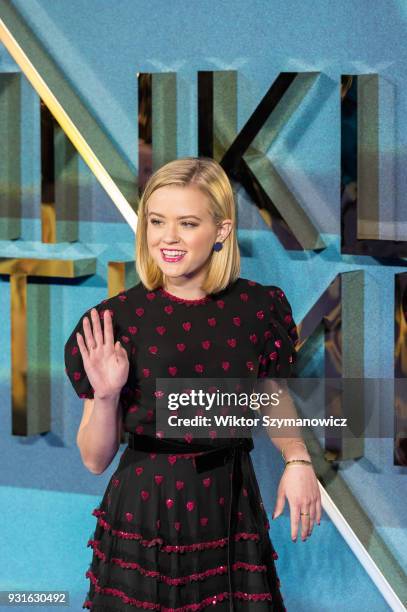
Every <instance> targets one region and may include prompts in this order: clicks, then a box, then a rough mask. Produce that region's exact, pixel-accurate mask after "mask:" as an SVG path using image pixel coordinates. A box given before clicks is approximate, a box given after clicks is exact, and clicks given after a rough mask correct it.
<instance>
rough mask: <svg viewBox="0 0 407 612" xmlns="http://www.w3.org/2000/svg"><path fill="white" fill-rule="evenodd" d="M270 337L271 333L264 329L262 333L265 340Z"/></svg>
mask: <svg viewBox="0 0 407 612" xmlns="http://www.w3.org/2000/svg"><path fill="white" fill-rule="evenodd" d="M270 336H271V331H270V330H269V329H266V331H265V332H264V337H265V338H266V340H267V339H268V338H270Z"/></svg>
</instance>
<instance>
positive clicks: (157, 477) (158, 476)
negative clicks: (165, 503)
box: [154, 474, 164, 485]
mask: <svg viewBox="0 0 407 612" xmlns="http://www.w3.org/2000/svg"><path fill="white" fill-rule="evenodd" d="M154 480H155V481H156V483H157V484H158V485H159V484H161V483H162V481H163V480H164V476H162V474H155V475H154Z"/></svg>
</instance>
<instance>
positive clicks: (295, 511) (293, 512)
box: [290, 504, 300, 542]
mask: <svg viewBox="0 0 407 612" xmlns="http://www.w3.org/2000/svg"><path fill="white" fill-rule="evenodd" d="M290 521H291V539H292V540H293V541H294V542H295V541H296V540H297V534H298V524H299V522H300V507H299V506H298V505H297V504H292V505H291V504H290Z"/></svg>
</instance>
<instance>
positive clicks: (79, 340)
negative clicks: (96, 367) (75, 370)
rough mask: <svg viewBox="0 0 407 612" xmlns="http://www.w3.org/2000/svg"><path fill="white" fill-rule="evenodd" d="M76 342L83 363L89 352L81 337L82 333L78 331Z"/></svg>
mask: <svg viewBox="0 0 407 612" xmlns="http://www.w3.org/2000/svg"><path fill="white" fill-rule="evenodd" d="M76 342H77V343H78V347H79V350H80V352H81V355H82V359H83V363H84V364H85V361H86V359H87V358H88V356H89V354H88V349H87V348H86V344H85V341H84V339H83V337H82V334H81V333H79V332H77V333H76Z"/></svg>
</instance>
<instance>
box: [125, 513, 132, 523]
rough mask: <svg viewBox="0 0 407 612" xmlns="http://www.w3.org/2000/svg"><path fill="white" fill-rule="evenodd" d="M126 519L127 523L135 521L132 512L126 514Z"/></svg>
mask: <svg viewBox="0 0 407 612" xmlns="http://www.w3.org/2000/svg"><path fill="white" fill-rule="evenodd" d="M124 516H125V517H126V521H128V522H129V523H130V521H132V520H133V515H132V513H131V512H126V514H125V515H124Z"/></svg>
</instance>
